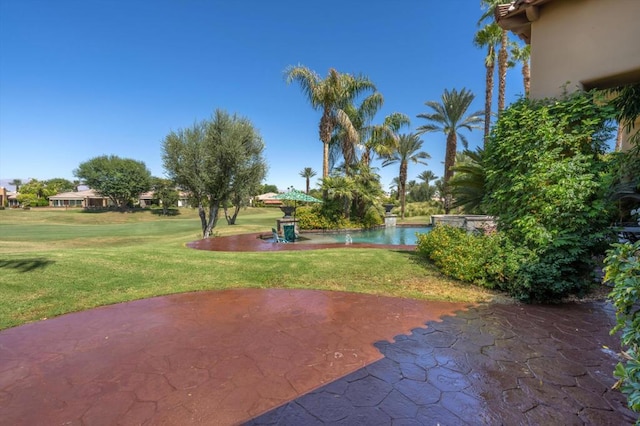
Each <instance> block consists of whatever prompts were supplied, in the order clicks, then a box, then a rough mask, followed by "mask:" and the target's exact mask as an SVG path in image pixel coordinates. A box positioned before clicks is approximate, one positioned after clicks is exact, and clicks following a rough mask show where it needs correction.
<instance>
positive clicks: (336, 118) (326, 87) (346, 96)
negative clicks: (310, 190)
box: [285, 65, 376, 179]
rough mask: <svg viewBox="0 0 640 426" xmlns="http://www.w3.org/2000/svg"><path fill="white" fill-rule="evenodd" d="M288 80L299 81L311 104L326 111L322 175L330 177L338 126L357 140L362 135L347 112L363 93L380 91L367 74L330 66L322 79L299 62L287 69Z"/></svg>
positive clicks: (321, 129)
mask: <svg viewBox="0 0 640 426" xmlns="http://www.w3.org/2000/svg"><path fill="white" fill-rule="evenodd" d="M285 76H286V77H285V78H286V81H287V83H291V82H292V81H297V82H298V83H299V84H300V88H301V89H302V92H303V93H304V94H305V95H306V97H307V99H308V100H309V102H310V103H311V106H312V107H313V108H314V109H316V110H321V111H322V117H321V118H320V126H319V135H320V140H321V141H322V144H323V157H322V178H323V179H324V178H326V177H328V176H329V143H330V142H331V136H332V135H333V132H334V129H335V128H336V126H337V125H340V126H341V127H342V128H343V129H344V130H345V131H346V132H347V134H348V136H349V139H350V140H357V139H358V134H357V131H356V129H355V128H354V126H353V124H352V123H351V120H350V119H349V116H348V115H347V113H346V112H345V111H344V108H346V107H347V106H348V105H350V104H351V103H352V102H353V101H354V100H355V99H356V98H357V97H358V96H359V95H360V94H362V93H365V92H367V91H374V92H375V90H376V87H375V85H374V84H373V83H372V82H371V81H370V80H369V79H368V78H367V77H365V76H361V75H360V76H352V75H350V74H341V73H339V72H338V71H336V70H335V69H333V68H331V69H329V73H328V75H327V77H325V78H324V79H322V78H321V77H320V76H319V75H318V74H316V73H315V71H312V70H311V69H309V68H307V67H305V66H302V65H298V66H289V67H287V69H286V70H285Z"/></svg>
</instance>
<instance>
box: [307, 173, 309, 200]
mask: <svg viewBox="0 0 640 426" xmlns="http://www.w3.org/2000/svg"><path fill="white" fill-rule="evenodd" d="M307 195H309V177H308V176H307Z"/></svg>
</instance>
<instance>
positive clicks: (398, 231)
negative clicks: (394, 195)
mask: <svg viewBox="0 0 640 426" xmlns="http://www.w3.org/2000/svg"><path fill="white" fill-rule="evenodd" d="M429 231H431V227H430V226H394V227H389V228H380V229H368V230H364V231H352V232H347V233H345V232H341V233H335V234H331V233H326V234H303V237H304V238H305V239H306V238H308V239H309V240H308V241H304V242H309V243H341V244H346V243H347V238H348V237H350V238H351V242H352V243H367V244H388V245H405V244H406V245H415V244H417V243H418V237H417V236H416V233H420V234H426V233H427V232H429Z"/></svg>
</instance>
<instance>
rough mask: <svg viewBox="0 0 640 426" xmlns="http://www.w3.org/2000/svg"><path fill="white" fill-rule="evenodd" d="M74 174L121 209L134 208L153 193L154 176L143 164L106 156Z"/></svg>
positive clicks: (92, 160)
mask: <svg viewBox="0 0 640 426" xmlns="http://www.w3.org/2000/svg"><path fill="white" fill-rule="evenodd" d="M73 174H74V175H75V176H77V177H78V178H79V179H82V181H83V182H84V183H85V184H86V185H87V186H89V188H91V189H93V190H95V191H96V192H97V193H99V194H101V195H102V196H104V197H108V198H109V199H110V200H111V201H112V202H113V203H114V204H115V205H116V206H118V207H128V206H132V205H133V202H134V200H136V199H137V198H138V196H139V195H140V194H141V193H143V192H146V191H148V190H149V189H151V173H150V172H149V170H148V169H147V167H146V166H145V164H144V163H143V162H142V161H136V160H132V159H129V158H120V157H118V156H115V155H109V156H107V155H102V156H100V157H95V158H92V159H90V160H88V161H85V162H84V163H81V164H80V165H79V166H78V168H77V169H76V170H74V171H73Z"/></svg>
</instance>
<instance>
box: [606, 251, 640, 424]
mask: <svg viewBox="0 0 640 426" xmlns="http://www.w3.org/2000/svg"><path fill="white" fill-rule="evenodd" d="M605 280H606V281H608V282H609V283H611V284H613V285H614V287H613V291H612V292H611V294H610V295H609V297H610V298H611V300H612V301H613V304H614V306H615V308H616V319H617V325H616V327H615V328H614V329H613V330H612V333H615V332H617V331H622V337H621V341H622V346H623V347H625V348H626V351H625V352H624V355H625V358H626V360H625V362H624V363H619V364H618V365H617V366H616V370H615V373H614V374H615V376H616V377H617V378H618V379H619V381H618V383H617V386H619V387H620V390H622V392H623V393H625V394H626V395H627V398H628V400H627V402H628V405H629V408H631V409H632V410H634V411H637V412H640V307H639V306H638V300H640V241H639V242H636V243H635V244H630V243H627V244H614V245H613V247H612V249H611V250H609V251H608V252H607V257H606V258H605Z"/></svg>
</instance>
